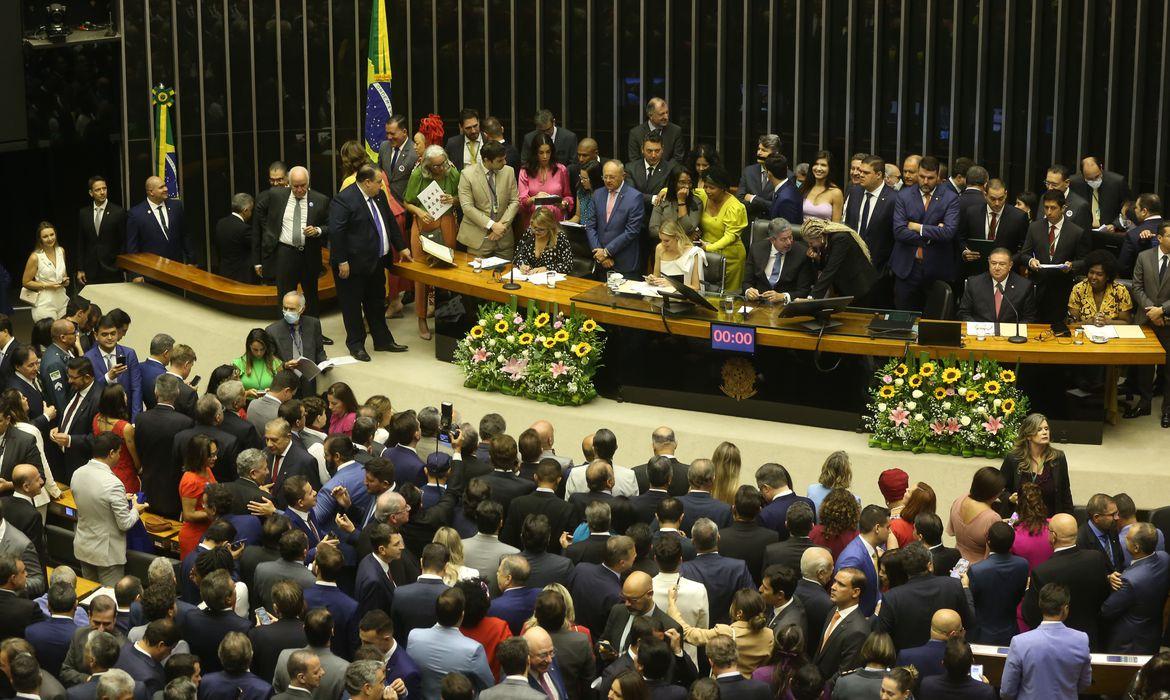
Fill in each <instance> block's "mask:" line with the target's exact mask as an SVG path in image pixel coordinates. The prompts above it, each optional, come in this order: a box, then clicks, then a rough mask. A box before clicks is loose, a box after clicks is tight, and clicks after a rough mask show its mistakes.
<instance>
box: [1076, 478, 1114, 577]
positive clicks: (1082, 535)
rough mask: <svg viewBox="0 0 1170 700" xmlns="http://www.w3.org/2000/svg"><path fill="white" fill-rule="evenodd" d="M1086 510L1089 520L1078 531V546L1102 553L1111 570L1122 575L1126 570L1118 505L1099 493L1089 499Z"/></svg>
mask: <svg viewBox="0 0 1170 700" xmlns="http://www.w3.org/2000/svg"><path fill="white" fill-rule="evenodd" d="M1085 510H1086V511H1088V516H1089V519H1088V520H1086V521H1085V524H1084V525H1082V526H1081V527H1080V529H1079V530H1078V531H1077V546H1078V547H1080V548H1081V549H1086V550H1090V551H1092V550H1097V551H1098V552H1101V553H1102V554H1104V555H1105V559H1106V560H1107V561H1108V562H1109V569H1110V570H1111V571H1113V572H1114V573H1120V572H1121V570H1122V569H1124V568H1125V557H1124V555H1123V554H1122V544H1121V541H1120V540H1119V539H1118V537H1117V522H1118V511H1117V503H1115V502H1114V501H1113V498H1112V497H1110V496H1108V495H1106V494H1103V493H1097V494H1093V496H1092V497H1091V498H1089V502H1088V504H1086V507H1085Z"/></svg>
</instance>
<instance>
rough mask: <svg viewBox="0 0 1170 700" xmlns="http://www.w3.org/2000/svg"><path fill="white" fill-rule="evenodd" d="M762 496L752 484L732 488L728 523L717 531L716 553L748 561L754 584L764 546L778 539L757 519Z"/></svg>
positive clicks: (762, 504)
mask: <svg viewBox="0 0 1170 700" xmlns="http://www.w3.org/2000/svg"><path fill="white" fill-rule="evenodd" d="M763 506H764V497H763V496H762V495H760V491H759V490H758V489H757V488H756V487H754V486H747V485H744V486H740V487H739V490H738V491H736V492H735V505H734V506H732V509H731V514H732V518H733V521H732V523H731V527H725V528H723V529H722V530H721V531H720V532H719V553H720V554H722V555H723V556H725V557H731V558H732V559H739V560H741V561H743V562H744V563H745V564H747V567H748V573H750V574H751V575H752V580H753V581H755V582H756V583H757V584H759V582H760V573H761V572H762V571H763V569H764V564H763V562H764V550H765V549H766V548H767V547H768V545H771V544H774V543H776V542H778V541H779V535H777V534H776V531H775V530H772V529H769V528H766V527H763V526H762V525H760V524H759V523H758V521H757V516H759V514H760V509H761V508H763Z"/></svg>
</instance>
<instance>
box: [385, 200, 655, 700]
mask: <svg viewBox="0 0 1170 700" xmlns="http://www.w3.org/2000/svg"><path fill="white" fill-rule="evenodd" d="M639 206H640V203H639ZM465 605H466V600H465V599H464V597H463V591H461V590H459V589H458V588H448V589H447V590H445V591H443V592H442V593H441V594H440V595H439V599H438V600H436V601H435V617H436V618H437V619H438V622H437V623H436V624H435V626H434V627H431V628H429V629H416V630H412V631H411V633H410V639H409V640H408V641H407V644H406V652H407V653H408V654H409V655H410V658H412V659H414V662H415V663H416V664H418V667H419V670H420V671H422V691H423V697H424V698H437V697H439V686H440V684H441V683H442V682H443V677H444V676H446V675H448V674H451V673H462V674H463V675H465V676H467V677H468V678H469V679H470V680H471V682H472V684H474V685H475V687H476V690H477V691H481V690H484V689H485V688H490V687H491V686H493V685H495V679H494V678H493V677H492V670H491V669H490V668H489V667H488V662H487V654H486V653H485V652H484V650H483V645H482V644H480V643H479V642H477V641H475V640H474V639H469V638H468V637H464V636H463V633H462V632H460V631H459V623H461V622H462V621H463V609H464V606H465Z"/></svg>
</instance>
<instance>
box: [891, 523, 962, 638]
mask: <svg viewBox="0 0 1170 700" xmlns="http://www.w3.org/2000/svg"><path fill="white" fill-rule="evenodd" d="M901 561H902V562H903V566H905V568H906V574H907V576H909V580H908V581H907V582H906V583H904V584H902V585H901V586H894V587H891V588H890V590H888V591H886V593H885V595H884V596H883V597H882V607H881V610H880V611H879V612H878V614H877V616H876V618H875V620H874V630H875V631H881V632H885V633H887V634H889V635H890V637H891V638H892V639H893V640H894V646H895V647H897V648H898V649H909V648H911V647H916V646H919V645H922V644H925V643H926V642H927V640H928V639H930V619H931V617H932V616H933V615H934V613H935V612H936V611H938V610H942V609H947V610H954V611H956V612H958V613H959V616H960V617H961V618H962V620H963V627H965V628H967V629H971V628H973V627H974V626H975V618H974V616H973V615H972V614H971V610H970V607H969V606H968V605H967V598H966V595H965V594H964V593H963V586H962V584H960V583H959V580H958V579H956V578H952V577H950V576H931V575H930V571H929V566H930V552H929V551H927V549H926V546H925V545H923V544H922V543H921V542H911V543H910V544H908V545H906V546H905V547H903V548H902V557H901Z"/></svg>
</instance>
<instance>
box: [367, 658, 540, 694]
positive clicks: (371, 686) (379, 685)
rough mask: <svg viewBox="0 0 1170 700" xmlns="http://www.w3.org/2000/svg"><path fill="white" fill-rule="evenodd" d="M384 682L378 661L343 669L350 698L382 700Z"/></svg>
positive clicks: (384, 677) (381, 667) (381, 665)
mask: <svg viewBox="0 0 1170 700" xmlns="http://www.w3.org/2000/svg"><path fill="white" fill-rule="evenodd" d="M385 682H386V667H385V666H384V665H383V664H382V663H380V662H378V661H354V662H353V663H351V664H350V665H349V667H348V668H347V669H346V670H345V692H346V693H349V697H350V698H351V700H382V698H383V697H384V693H385V691H386V685H385ZM525 687H527V684H525Z"/></svg>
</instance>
